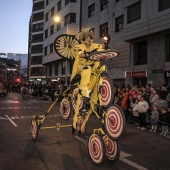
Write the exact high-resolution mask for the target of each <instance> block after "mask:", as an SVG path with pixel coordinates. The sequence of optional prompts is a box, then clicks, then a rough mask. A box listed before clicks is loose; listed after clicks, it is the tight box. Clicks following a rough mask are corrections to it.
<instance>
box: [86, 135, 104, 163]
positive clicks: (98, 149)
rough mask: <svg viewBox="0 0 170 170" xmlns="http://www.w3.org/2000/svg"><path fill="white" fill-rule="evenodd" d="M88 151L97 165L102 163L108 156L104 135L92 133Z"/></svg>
mask: <svg viewBox="0 0 170 170" xmlns="http://www.w3.org/2000/svg"><path fill="white" fill-rule="evenodd" d="M88 151H89V154H90V157H91V160H92V161H93V162H94V163H95V164H96V165H101V164H102V163H103V162H104V160H105V158H106V147H105V144H104V140H103V138H102V136H98V135H96V134H92V135H90V137H89V140H88Z"/></svg>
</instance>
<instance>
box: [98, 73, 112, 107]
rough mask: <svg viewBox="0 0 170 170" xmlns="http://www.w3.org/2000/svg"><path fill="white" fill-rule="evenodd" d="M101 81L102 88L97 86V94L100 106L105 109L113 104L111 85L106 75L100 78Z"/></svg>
mask: <svg viewBox="0 0 170 170" xmlns="http://www.w3.org/2000/svg"><path fill="white" fill-rule="evenodd" d="M102 79H103V80H102V86H99V93H100V95H101V100H102V106H103V107H104V108H106V107H108V106H109V105H110V104H111V103H113V98H114V93H113V91H112V89H113V83H112V81H111V79H110V78H109V77H108V76H107V75H105V76H102Z"/></svg>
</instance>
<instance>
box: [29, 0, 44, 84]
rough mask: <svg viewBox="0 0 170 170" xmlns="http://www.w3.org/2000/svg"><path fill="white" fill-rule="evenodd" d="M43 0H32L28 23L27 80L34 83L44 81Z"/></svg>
mask: <svg viewBox="0 0 170 170" xmlns="http://www.w3.org/2000/svg"><path fill="white" fill-rule="evenodd" d="M43 26H44V0H33V8H32V16H31V17H30V23H29V42H28V45H29V47H28V58H29V80H30V81H32V82H34V83H36V84H41V83H42V84H44V83H45V82H46V67H45V66H43V65H42V58H43Z"/></svg>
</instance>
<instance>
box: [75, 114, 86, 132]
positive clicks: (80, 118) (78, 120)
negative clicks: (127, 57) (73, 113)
mask: <svg viewBox="0 0 170 170" xmlns="http://www.w3.org/2000/svg"><path fill="white" fill-rule="evenodd" d="M83 122H84V117H83V116H81V115H79V116H78V117H77V125H76V129H77V131H78V132H79V133H80V134H84V133H85V132H86V126H85V127H84V128H83V130H82V131H81V125H82V123H83Z"/></svg>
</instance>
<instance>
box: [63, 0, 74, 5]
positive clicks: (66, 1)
mask: <svg viewBox="0 0 170 170" xmlns="http://www.w3.org/2000/svg"><path fill="white" fill-rule="evenodd" d="M70 2H76V0H65V5H67V4H68V3H70Z"/></svg>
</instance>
